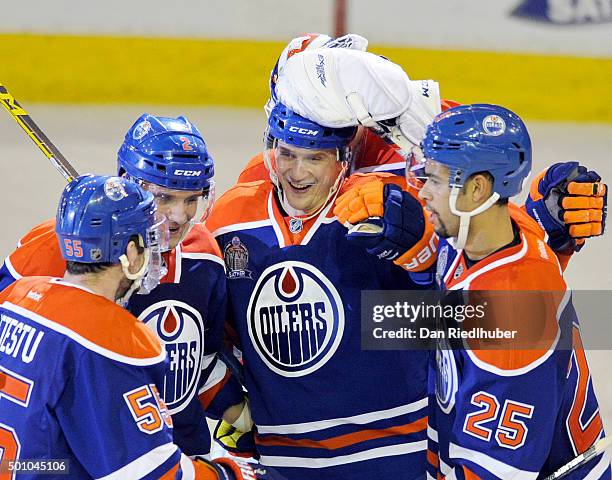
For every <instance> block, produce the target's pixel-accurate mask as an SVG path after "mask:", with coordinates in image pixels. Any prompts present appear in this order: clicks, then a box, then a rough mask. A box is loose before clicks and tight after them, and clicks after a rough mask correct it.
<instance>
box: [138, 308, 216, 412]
mask: <svg viewBox="0 0 612 480" xmlns="http://www.w3.org/2000/svg"><path fill="white" fill-rule="evenodd" d="M138 318H139V319H140V320H142V322H143V323H145V324H146V325H147V326H148V327H149V328H150V329H151V330H153V331H154V332H155V334H156V335H157V336H158V337H159V339H160V340H161V342H162V343H163V344H164V346H165V348H166V354H167V356H168V361H169V365H168V369H167V370H166V375H165V377H164V384H163V390H162V391H161V392H160V393H161V395H162V398H163V399H164V401H165V402H166V404H167V406H168V410H169V411H170V413H171V414H174V413H176V412H180V411H181V410H183V409H184V408H185V407H186V406H187V405H188V404H189V402H190V401H191V399H192V398H193V396H194V395H197V389H198V383H199V381H200V372H201V370H202V359H203V356H204V321H203V319H202V315H201V314H200V312H198V311H197V310H196V309H195V308H193V307H191V306H190V305H188V304H186V303H184V302H179V301H176V300H162V301H160V302H157V303H154V304H153V305H151V306H150V307H149V308H147V309H145V310H144V311H143V312H142V313H141V314H140V315H139V316H138Z"/></svg>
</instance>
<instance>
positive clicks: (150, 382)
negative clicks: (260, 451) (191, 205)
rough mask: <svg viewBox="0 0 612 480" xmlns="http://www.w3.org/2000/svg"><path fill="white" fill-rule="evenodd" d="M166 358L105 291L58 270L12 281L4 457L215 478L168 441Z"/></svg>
mask: <svg viewBox="0 0 612 480" xmlns="http://www.w3.org/2000/svg"><path fill="white" fill-rule="evenodd" d="M165 359H166V353H165V351H164V349H163V348H162V346H161V344H160V342H159V340H158V339H157V338H156V337H155V335H154V334H153V333H152V332H151V330H150V329H148V328H147V327H145V326H144V324H143V323H142V322H140V321H138V320H137V319H136V318H135V317H134V316H132V315H131V314H130V313H128V312H127V311H126V310H124V309H123V308H121V307H119V306H117V305H116V304H115V303H113V302H111V301H109V300H107V299H106V298H104V297H101V296H99V295H96V294H94V293H93V292H92V291H90V290H88V289H86V288H84V287H82V286H77V285H73V284H69V283H66V282H65V281H63V280H61V279H59V278H51V277H28V278H23V279H21V280H18V281H17V282H15V283H14V284H12V285H11V286H9V287H8V288H7V289H5V290H4V291H3V292H2V293H0V451H1V452H2V461H3V462H8V461H10V460H19V459H35V460H50V459H66V460H68V468H69V474H68V475H66V474H59V475H47V477H48V478H57V479H60V478H74V479H89V478H102V477H104V478H108V479H115V478H116V479H123V478H133V479H160V478H163V479H170V478H172V479H175V478H176V479H187V478H202V479H203V478H211V476H210V475H209V474H207V473H205V472H204V471H203V470H204V469H203V467H200V466H198V465H195V464H193V463H192V462H191V460H189V458H188V457H186V456H185V455H184V454H182V453H181V451H180V450H179V449H178V447H177V446H176V445H174V444H173V443H172V419H171V416H170V414H169V412H168V409H167V407H166V405H165V404H164V402H163V400H162V399H161V396H160V394H159V391H160V390H161V388H162V386H163V382H164V372H165ZM3 464H4V465H6V464H5V463H3ZM200 470H202V472H200ZM196 472H200V473H196ZM18 477H19V478H23V479H24V480H26V479H29V478H38V477H37V475H31V474H26V473H23V474H20V475H18Z"/></svg>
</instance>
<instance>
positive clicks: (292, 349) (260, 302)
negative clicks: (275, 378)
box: [247, 261, 344, 377]
mask: <svg viewBox="0 0 612 480" xmlns="http://www.w3.org/2000/svg"><path fill="white" fill-rule="evenodd" d="M247 323H248V331H249V336H250V338H251V342H252V344H253V347H254V348H255V351H256V352H257V353H258V354H259V356H260V358H261V359H262V361H263V362H264V363H265V364H266V365H267V366H268V368H270V370H272V371H274V372H275V373H277V374H278V375H282V376H283V377H301V376H304V375H308V374H310V373H312V372H314V371H316V370H318V369H319V368H321V367H322V366H324V365H325V364H326V363H327V362H328V361H329V359H330V358H331V357H332V356H333V355H334V353H335V352H336V350H337V349H338V345H339V344H340V340H341V339H342V335H343V333H344V307H343V304H342V300H341V299H340V295H339V294H338V291H337V290H336V288H335V287H334V285H333V284H332V283H331V282H330V281H329V280H328V279H327V278H326V277H325V275H323V273H322V272H321V271H319V270H318V269H316V268H315V267H313V266H312V265H309V264H307V263H303V262H295V261H286V262H281V263H278V264H276V265H272V266H271V267H268V268H267V269H266V270H264V272H263V273H262V274H261V276H260V277H259V280H258V281H257V284H256V285H255V289H254V290H253V294H252V295H251V299H250V301H249V307H248V310H247Z"/></svg>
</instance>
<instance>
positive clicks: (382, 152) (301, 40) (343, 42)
mask: <svg viewBox="0 0 612 480" xmlns="http://www.w3.org/2000/svg"><path fill="white" fill-rule="evenodd" d="M367 46H368V41H367V39H365V38H364V37H362V36H361V35H356V34H353V33H349V34H347V35H344V36H342V37H339V38H332V37H330V36H328V35H325V34H321V33H309V34H306V35H302V36H299V37H296V38H294V39H292V40H291V41H290V42H289V43H288V44H287V46H286V47H285V48H284V49H283V51H282V52H281V54H280V56H279V57H278V60H277V61H276V64H275V65H274V68H273V69H272V71H271V73H270V98H269V99H268V101H267V103H266V105H265V106H264V110H265V111H266V115H267V116H269V115H270V112H271V111H272V108H273V107H274V105H276V103H277V102H278V95H277V93H276V85H277V83H278V81H279V78H280V76H281V75H282V73H283V71H284V68H285V65H286V64H287V62H288V60H289V59H290V58H292V57H293V56H294V55H297V54H301V53H302V52H304V51H315V50H318V49H349V50H356V51H360V52H364V51H366V49H367ZM285 82H286V80H285ZM429 85H431V92H430V93H429V95H430V96H431V99H432V102H433V103H435V102H436V101H438V102H441V105H442V108H443V109H446V108H450V107H452V106H455V105H457V104H456V102H453V101H451V100H444V99H443V100H440V99H439V98H438V99H437V100H436V96H435V89H436V84H435V82H429ZM418 88H419V89H420V91H421V92H422V91H423V84H422V82H418ZM423 98H424V99H427V97H423ZM437 108H438V107H437ZM436 112H437V110H434V111H433V112H432V115H431V118H433V115H434V114H435V113H436ZM306 116H307V115H306ZM431 118H430V120H431ZM404 166H405V159H404V158H403V157H402V156H401V155H400V154H399V153H398V152H397V149H396V148H394V147H393V146H391V145H389V144H388V143H386V142H385V141H384V140H383V139H382V138H381V137H379V136H378V135H376V134H375V133H374V132H373V131H371V130H370V129H367V128H360V129H359V131H358V133H357V139H356V141H355V145H354V146H353V160H352V162H351V165H350V167H349V168H350V171H349V173H366V172H377V171H382V172H392V173H396V174H403V172H404ZM267 178H268V171H267V169H266V167H265V164H264V160H263V154H262V153H259V154H257V155H255V156H254V157H253V158H251V160H250V161H249V162H248V163H247V165H246V166H245V168H244V169H243V170H242V172H241V173H240V175H239V177H238V182H237V183H245V182H252V181H256V180H265V179H267Z"/></svg>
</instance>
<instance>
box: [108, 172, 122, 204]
mask: <svg viewBox="0 0 612 480" xmlns="http://www.w3.org/2000/svg"><path fill="white" fill-rule="evenodd" d="M118 180H119V179H118V178H109V179H108V180H106V182H104V193H105V194H106V196H107V197H108V198H110V199H111V200H113V201H114V202H118V201H119V200H121V199H122V198H125V197H127V192H126V191H125V187H124V186H123V185H122V184H121V183H120V182H119V181H118Z"/></svg>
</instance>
